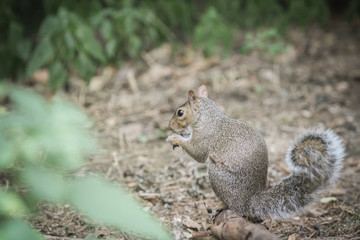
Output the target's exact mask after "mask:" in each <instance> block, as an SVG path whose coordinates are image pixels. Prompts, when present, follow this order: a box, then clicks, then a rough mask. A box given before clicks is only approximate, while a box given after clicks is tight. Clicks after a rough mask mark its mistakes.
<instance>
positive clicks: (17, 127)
mask: <svg viewBox="0 0 360 240" xmlns="http://www.w3.org/2000/svg"><path fill="white" fill-rule="evenodd" d="M4 97H6V98H9V99H10V103H8V104H7V105H6V106H5V109H6V110H3V111H2V113H1V115H0V177H2V178H4V173H5V172H6V173H7V174H6V175H7V176H8V177H7V178H8V179H9V180H8V181H10V187H9V188H8V187H2V188H1V189H0V218H1V219H2V221H1V222H0V239H39V238H40V237H39V235H38V234H37V233H36V232H35V231H34V230H32V229H31V228H30V227H29V226H28V225H27V224H25V222H24V221H23V218H24V217H25V216H27V215H28V214H29V213H30V212H31V210H32V209H33V207H34V203H36V202H38V201H40V200H48V201H52V202H58V203H68V204H71V205H72V206H74V207H76V208H78V209H79V210H81V211H82V212H84V213H85V214H86V215H88V216H89V217H91V218H93V219H94V220H95V221H98V222H102V223H104V224H111V225H113V226H115V227H118V228H120V229H121V230H123V231H133V232H135V233H138V234H141V235H145V236H152V237H154V238H157V239H168V238H169V235H168V233H167V232H166V231H164V230H163V229H162V227H161V226H160V225H159V224H158V223H156V222H155V221H154V220H153V218H152V217H151V216H150V215H149V214H147V213H146V212H144V211H143V210H142V209H141V208H140V207H139V205H138V203H137V201H135V200H134V199H133V198H131V197H130V196H129V194H128V193H126V192H125V191H124V190H122V189H120V188H119V187H115V186H110V185H109V184H107V183H106V182H105V181H104V180H102V179H101V178H100V177H83V178H73V177H69V174H65V173H67V172H68V170H71V169H74V168H76V167H79V166H80V165H81V164H83V163H84V160H85V158H86V157H87V156H89V154H92V153H94V149H96V143H95V141H94V140H93V139H92V138H91V136H90V134H89V133H88V131H87V130H86V129H85V128H84V126H85V127H86V126H88V127H90V126H91V122H90V121H89V119H88V118H87V117H86V116H85V115H84V114H83V113H82V112H81V111H79V110H77V109H76V108H75V107H74V106H72V105H70V104H69V103H66V102H64V101H63V100H61V99H59V98H55V99H54V100H53V101H52V102H50V103H48V102H46V101H45V100H44V99H42V98H41V97H39V96H38V95H36V94H34V93H32V92H29V91H26V90H23V89H18V88H14V87H11V86H4V85H0V99H4ZM14 185H17V186H23V187H22V188H21V189H23V190H22V191H21V192H19V191H15V189H14V188H12V187H11V186H14ZM15 229H16V230H15ZM23 236H26V237H23Z"/></svg>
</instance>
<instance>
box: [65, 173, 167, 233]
mask: <svg viewBox="0 0 360 240" xmlns="http://www.w3.org/2000/svg"><path fill="white" fill-rule="evenodd" d="M71 186H72V192H71V193H70V194H69V196H70V199H69V200H70V202H71V203H72V204H73V205H74V206H76V207H77V208H79V209H80V210H82V211H84V212H86V213H87V214H89V216H90V217H92V218H93V219H94V220H97V221H101V222H103V223H108V224H112V225H114V226H119V227H121V229H122V230H125V231H133V232H136V233H138V234H141V235H143V236H151V237H152V239H171V237H170V236H169V234H168V233H167V232H166V231H165V230H164V229H163V228H162V227H161V225H160V224H159V223H157V222H156V221H155V220H154V219H153V218H152V217H151V216H150V214H148V213H146V212H145V211H144V210H142V209H141V208H140V207H139V205H138V202H137V201H136V200H135V199H133V198H132V197H130V196H129V194H128V193H127V192H125V191H123V190H121V189H119V188H118V187H115V186H110V185H108V184H106V183H105V182H104V181H103V180H100V179H99V178H95V177H87V178H84V179H80V180H75V181H74V182H73V183H72V184H71Z"/></svg>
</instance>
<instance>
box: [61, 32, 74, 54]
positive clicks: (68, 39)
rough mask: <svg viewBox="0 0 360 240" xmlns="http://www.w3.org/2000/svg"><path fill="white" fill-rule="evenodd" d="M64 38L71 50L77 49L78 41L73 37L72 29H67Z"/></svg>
mask: <svg viewBox="0 0 360 240" xmlns="http://www.w3.org/2000/svg"><path fill="white" fill-rule="evenodd" d="M64 40H65V44H66V47H67V48H68V49H69V50H70V51H73V50H75V46H76V41H75V39H74V37H73V35H72V33H71V32H70V31H65V33H64Z"/></svg>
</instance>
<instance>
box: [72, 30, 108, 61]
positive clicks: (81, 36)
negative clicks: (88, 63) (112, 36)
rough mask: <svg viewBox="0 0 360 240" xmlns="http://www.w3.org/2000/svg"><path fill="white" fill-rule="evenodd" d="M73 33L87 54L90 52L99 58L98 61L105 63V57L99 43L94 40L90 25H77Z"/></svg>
mask: <svg viewBox="0 0 360 240" xmlns="http://www.w3.org/2000/svg"><path fill="white" fill-rule="evenodd" d="M75 35H76V37H77V38H78V40H79V41H80V42H81V44H82V46H83V48H84V50H85V51H86V52H87V53H88V54H90V55H91V56H92V57H94V58H95V59H97V60H99V61H100V62H102V63H105V61H106V58H105V56H104V54H103V52H102V50H101V48H100V45H99V43H98V42H96V40H95V37H94V33H93V31H92V30H91V29H90V27H88V26H86V25H79V26H77V28H76V30H75Z"/></svg>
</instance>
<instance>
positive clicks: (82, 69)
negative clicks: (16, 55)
mask: <svg viewBox="0 0 360 240" xmlns="http://www.w3.org/2000/svg"><path fill="white" fill-rule="evenodd" d="M39 39H40V41H39V43H38V44H37V46H36V48H35V50H34V52H33V54H32V55H31V58H30V60H29V63H28V64H27V68H26V76H27V77H30V76H31V75H32V74H33V73H34V71H35V70H37V69H39V68H41V67H47V68H48V69H49V71H50V85H51V87H52V88H53V89H56V88H58V87H60V86H62V85H63V84H64V83H65V82H66V80H67V78H68V72H69V71H70V70H72V68H73V65H75V69H76V70H77V73H78V75H79V76H80V77H81V78H83V79H85V80H86V81H89V80H90V78H91V77H92V76H93V75H94V73H95V70H96V63H102V64H104V63H106V58H105V56H104V54H103V51H102V49H101V46H100V45H99V43H98V41H97V40H96V39H95V34H94V32H93V29H92V28H91V26H90V25H89V24H87V23H86V22H85V21H83V20H82V19H81V18H80V17H79V16H78V15H76V14H74V13H71V12H69V11H68V10H66V9H64V8H60V9H59V11H58V13H57V15H50V16H48V17H46V19H45V20H44V22H43V23H42V24H41V27H40V30H39Z"/></svg>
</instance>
